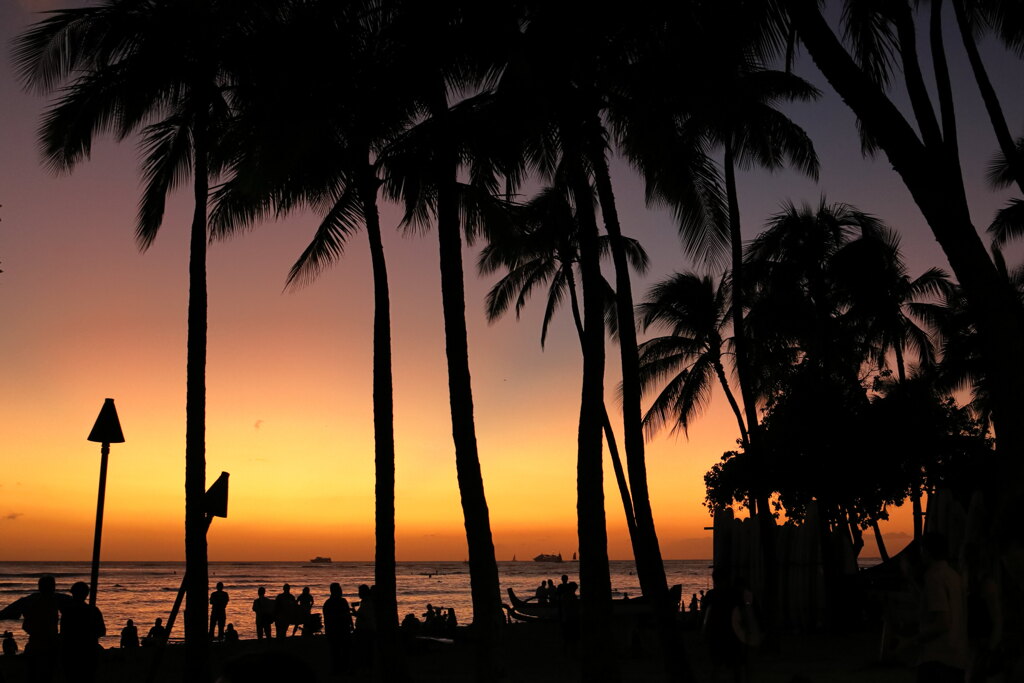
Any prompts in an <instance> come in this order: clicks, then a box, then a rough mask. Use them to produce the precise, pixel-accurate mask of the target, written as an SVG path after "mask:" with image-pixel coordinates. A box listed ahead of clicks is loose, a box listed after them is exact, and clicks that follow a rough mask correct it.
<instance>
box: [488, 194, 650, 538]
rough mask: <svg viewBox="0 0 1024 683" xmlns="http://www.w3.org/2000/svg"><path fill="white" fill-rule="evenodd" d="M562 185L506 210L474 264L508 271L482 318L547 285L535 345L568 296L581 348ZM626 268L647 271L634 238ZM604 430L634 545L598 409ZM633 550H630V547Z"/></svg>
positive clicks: (574, 227)
mask: <svg viewBox="0 0 1024 683" xmlns="http://www.w3.org/2000/svg"><path fill="white" fill-rule="evenodd" d="M566 194H567V190H566V188H564V187H548V188H545V189H544V190H542V191H541V192H540V193H539V194H538V195H537V196H536V197H534V198H533V199H531V200H530V201H529V202H527V203H526V204H525V205H524V206H522V207H514V208H513V209H512V213H513V222H514V225H515V227H514V228H513V229H511V230H508V231H505V232H503V233H502V232H492V233H491V236H490V239H489V242H488V244H487V246H486V247H485V248H484V249H483V250H482V251H481V253H480V258H479V261H478V267H479V270H480V272H481V273H483V274H490V273H493V272H495V271H497V270H499V269H504V270H507V271H508V272H507V273H506V274H505V275H504V276H503V277H502V278H501V279H500V280H499V281H498V282H497V283H496V284H495V285H494V286H493V287H492V288H491V290H490V291H489V292H488V293H487V302H486V306H487V319H488V321H492V322H493V321H494V320H497V319H498V318H500V317H501V316H502V315H504V314H505V313H506V312H507V311H508V309H509V307H510V306H512V302H513V301H515V312H516V318H518V317H519V313H520V311H521V310H522V309H523V307H525V305H526V302H527V300H528V299H529V298H530V296H531V294H532V293H533V291H534V290H535V289H537V288H539V287H543V286H545V285H547V292H548V294H547V305H546V306H545V309H544V319H543V323H542V324H541V337H540V343H541V347H543V346H544V342H545V340H546V339H547V334H548V326H549V325H550V323H551V320H552V319H553V317H554V315H555V313H556V312H557V310H558V308H559V307H560V306H561V304H562V302H563V301H564V300H565V299H566V298H568V299H569V308H570V311H571V313H572V318H573V323H574V325H575V328H576V335H577V336H578V337H579V340H580V345H581V347H582V345H583V343H584V340H585V334H584V330H583V316H582V312H581V310H580V302H579V295H578V293H577V275H576V272H575V270H576V267H577V264H578V263H579V260H580V256H579V245H578V231H579V225H578V223H577V221H576V217H575V215H574V212H573V209H572V205H571V204H570V201H569V198H568V197H566ZM599 243H600V249H601V252H602V253H607V252H608V250H609V249H610V245H609V243H608V238H607V237H602V238H599ZM626 247H627V250H628V254H629V259H630V263H631V265H632V267H633V268H634V269H635V270H636V271H637V272H640V273H643V272H645V271H646V269H647V263H648V260H647V254H646V252H645V251H644V250H643V247H642V246H641V245H640V243H639V242H637V241H636V240H632V239H627V240H626ZM606 309H607V310H608V312H609V313H610V315H609V318H610V319H611V320H614V315H615V304H614V292H611V291H610V287H609V296H608V301H607V303H606ZM603 427H604V433H605V441H606V442H607V444H608V452H609V456H610V458H611V462H612V469H613V470H614V472H615V481H616V483H617V485H618V487H619V497H620V498H621V499H622V506H623V510H624V512H625V514H626V528H627V529H628V531H629V537H630V541H631V542H632V543H633V544H634V545H635V543H636V522H635V520H634V517H633V503H632V499H631V497H630V493H629V484H628V482H627V481H626V475H625V471H624V470H623V467H622V461H621V459H620V457H619V449H618V446H617V444H616V440H615V433H614V431H613V430H612V425H611V420H610V418H609V417H608V410H607V409H605V411H604V423H603ZM634 552H636V551H635V550H634Z"/></svg>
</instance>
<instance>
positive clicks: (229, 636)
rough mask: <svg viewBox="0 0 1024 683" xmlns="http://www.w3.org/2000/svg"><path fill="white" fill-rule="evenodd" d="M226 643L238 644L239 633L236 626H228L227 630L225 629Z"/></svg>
mask: <svg viewBox="0 0 1024 683" xmlns="http://www.w3.org/2000/svg"><path fill="white" fill-rule="evenodd" d="M224 642H225V643H237V642H238V631H236V630H235V625H234V624H228V625H227V628H226V629H224Z"/></svg>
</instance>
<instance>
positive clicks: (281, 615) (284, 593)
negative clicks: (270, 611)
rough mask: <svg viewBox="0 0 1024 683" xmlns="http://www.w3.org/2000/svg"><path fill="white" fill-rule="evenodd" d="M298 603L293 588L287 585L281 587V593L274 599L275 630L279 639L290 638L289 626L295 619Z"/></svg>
mask: <svg viewBox="0 0 1024 683" xmlns="http://www.w3.org/2000/svg"><path fill="white" fill-rule="evenodd" d="M295 609H296V602H295V596H294V595H292V587H291V586H290V585H288V584H287V583H286V584H284V585H283V586H282V587H281V592H280V593H278V594H277V597H276V598H274V629H275V630H276V631H277V637H278V638H285V637H287V636H288V625H289V624H291V623H292V621H293V620H294V619H295Z"/></svg>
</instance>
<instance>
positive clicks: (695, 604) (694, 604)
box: [690, 593, 700, 614]
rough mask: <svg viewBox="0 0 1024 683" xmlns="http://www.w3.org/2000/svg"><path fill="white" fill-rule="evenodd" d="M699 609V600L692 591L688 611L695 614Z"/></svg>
mask: <svg viewBox="0 0 1024 683" xmlns="http://www.w3.org/2000/svg"><path fill="white" fill-rule="evenodd" d="M699 609H700V601H698V600H697V594H696V593H694V594H693V597H692V598H690V613H691V614H696V613H697V611H698V610H699Z"/></svg>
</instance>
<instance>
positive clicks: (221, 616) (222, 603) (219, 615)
mask: <svg viewBox="0 0 1024 683" xmlns="http://www.w3.org/2000/svg"><path fill="white" fill-rule="evenodd" d="M228 600H230V598H229V597H228V594H227V592H226V591H225V590H224V582H223V581H218V582H217V590H215V591H213V593H211V594H210V640H213V629H214V627H216V628H217V640H224V624H225V623H226V622H227V620H228Z"/></svg>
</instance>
